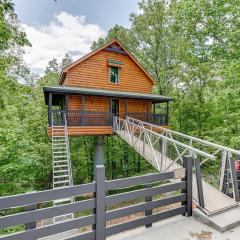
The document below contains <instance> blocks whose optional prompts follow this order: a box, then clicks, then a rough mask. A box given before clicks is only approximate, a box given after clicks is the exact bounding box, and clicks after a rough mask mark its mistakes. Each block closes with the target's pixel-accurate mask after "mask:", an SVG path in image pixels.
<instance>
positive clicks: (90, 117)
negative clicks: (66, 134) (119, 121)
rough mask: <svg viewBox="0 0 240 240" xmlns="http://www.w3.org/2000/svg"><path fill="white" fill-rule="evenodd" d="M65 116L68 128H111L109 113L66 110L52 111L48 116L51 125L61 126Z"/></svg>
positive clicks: (110, 114)
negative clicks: (51, 122) (50, 118)
mask: <svg viewBox="0 0 240 240" xmlns="http://www.w3.org/2000/svg"><path fill="white" fill-rule="evenodd" d="M65 114H66V119H67V125H68V126H112V113H110V112H86V111H84V112H82V111H68V110H52V111H51V114H50V115H51V117H52V118H53V124H54V125H55V126H56V125H63V124H64V115H65ZM50 126H51V125H50Z"/></svg>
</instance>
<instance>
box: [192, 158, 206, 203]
mask: <svg viewBox="0 0 240 240" xmlns="http://www.w3.org/2000/svg"><path fill="white" fill-rule="evenodd" d="M194 162H195V173H196V182H197V190H198V202H199V206H200V207H201V208H204V196H203V186H202V175H201V167H200V161H199V160H198V159H195V161H194Z"/></svg>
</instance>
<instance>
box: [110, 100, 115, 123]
mask: <svg viewBox="0 0 240 240" xmlns="http://www.w3.org/2000/svg"><path fill="white" fill-rule="evenodd" d="M109 113H110V118H111V123H112V125H113V117H114V116H113V113H112V98H109Z"/></svg>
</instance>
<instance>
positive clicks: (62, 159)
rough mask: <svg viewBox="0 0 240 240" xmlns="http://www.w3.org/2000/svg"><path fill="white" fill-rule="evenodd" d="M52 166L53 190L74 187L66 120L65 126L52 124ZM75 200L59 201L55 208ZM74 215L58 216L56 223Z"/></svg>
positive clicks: (56, 201) (55, 219)
mask: <svg viewBox="0 0 240 240" xmlns="http://www.w3.org/2000/svg"><path fill="white" fill-rule="evenodd" d="M52 164H53V188H62V187H69V186H72V185H73V182H72V169H71V160H70V149H69V142H68V133H67V123H66V118H65V120H64V124H63V125H56V126H54V125H53V122H52ZM73 201H74V199H73V198H65V199H58V200H55V201H54V202H53V204H54V206H59V205H64V204H68V203H72V202H73ZM72 218H73V214H68V215H62V216H57V217H55V218H54V219H53V221H54V222H61V221H66V220H70V219H72Z"/></svg>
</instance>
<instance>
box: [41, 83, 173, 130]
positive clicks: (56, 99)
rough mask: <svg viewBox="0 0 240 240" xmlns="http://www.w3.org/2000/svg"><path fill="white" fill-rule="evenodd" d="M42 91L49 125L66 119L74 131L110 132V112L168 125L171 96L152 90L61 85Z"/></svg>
mask: <svg viewBox="0 0 240 240" xmlns="http://www.w3.org/2000/svg"><path fill="white" fill-rule="evenodd" d="M44 94H45V103H46V104H47V105H48V126H49V129H51V127H52V126H62V125H64V124H65V122H66V123H67V126H68V128H69V131H70V132H71V131H72V133H73V132H74V131H75V132H76V131H77V133H76V135H79V134H80V132H81V131H83V135H99V132H101V131H103V132H104V135H107V134H112V125H113V116H118V117H120V118H123V119H124V118H126V117H127V116H129V117H132V118H136V119H139V120H141V121H145V122H149V123H152V124H155V125H160V126H168V121H169V102H170V101H172V100H173V99H172V98H169V97H164V96H160V95H154V94H144V93H133V92H123V91H112V90H105V89H93V88H77V87H62V86H61V87H45V88H44ZM49 132H50V131H49ZM87 133H88V134H87Z"/></svg>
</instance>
